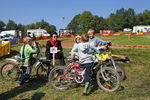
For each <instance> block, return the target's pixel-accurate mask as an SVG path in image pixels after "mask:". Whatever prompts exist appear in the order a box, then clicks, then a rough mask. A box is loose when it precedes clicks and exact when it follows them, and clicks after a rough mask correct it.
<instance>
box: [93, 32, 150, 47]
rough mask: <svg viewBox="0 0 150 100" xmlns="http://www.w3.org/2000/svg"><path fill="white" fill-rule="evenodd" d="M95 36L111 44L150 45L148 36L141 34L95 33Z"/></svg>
mask: <svg viewBox="0 0 150 100" xmlns="http://www.w3.org/2000/svg"><path fill="white" fill-rule="evenodd" d="M96 36H97V37H99V38H101V39H103V40H106V41H111V42H112V43H113V44H118V45H150V36H148V35H143V36H136V35H131V36H129V37H128V36H101V35H98V34H96Z"/></svg>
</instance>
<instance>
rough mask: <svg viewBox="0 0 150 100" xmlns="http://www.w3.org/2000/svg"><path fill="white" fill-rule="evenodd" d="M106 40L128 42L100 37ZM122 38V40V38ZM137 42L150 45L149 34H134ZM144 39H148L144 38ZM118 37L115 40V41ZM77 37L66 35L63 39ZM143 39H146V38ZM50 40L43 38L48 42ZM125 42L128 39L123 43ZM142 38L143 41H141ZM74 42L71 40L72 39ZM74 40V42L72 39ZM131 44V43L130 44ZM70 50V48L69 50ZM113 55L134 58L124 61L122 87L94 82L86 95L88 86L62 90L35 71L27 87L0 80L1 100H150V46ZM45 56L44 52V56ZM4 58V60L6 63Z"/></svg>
mask: <svg viewBox="0 0 150 100" xmlns="http://www.w3.org/2000/svg"><path fill="white" fill-rule="evenodd" d="M100 38H102V39H104V40H110V41H112V43H115V44H117V43H118V44H121V43H123V44H126V43H124V42H125V41H126V37H114V36H111V37H100ZM119 38H120V40H119ZM132 38H133V40H132V41H134V43H133V44H137V45H150V43H148V39H149V38H147V37H143V36H139V39H136V38H135V37H130V39H132ZM143 38H144V39H143ZM114 39H115V40H114ZM67 40H68V41H70V40H73V38H66V39H65V40H63V41H62V42H63V43H65V45H66V43H67V42H66V41H67ZM142 40H143V41H142ZM45 41H46V40H44V41H43V40H42V42H45ZM121 41H124V42H121ZM139 41H141V42H140V43H139ZM69 43H70V42H69ZM72 43H73V42H72ZM129 44H130V43H129ZM21 45H22V44H19V45H17V46H13V47H12V48H11V50H12V52H11V55H10V56H6V57H13V56H14V55H16V54H17V53H18V51H19V49H20V47H21ZM67 51H68V52H69V51H70V49H67ZM112 53H113V54H118V55H126V56H128V57H129V58H130V59H131V61H130V63H121V64H122V65H123V66H124V69H125V72H126V80H124V81H123V82H121V87H120V89H119V90H118V91H116V92H112V93H107V92H104V91H103V90H101V89H100V88H99V87H98V86H97V84H96V83H93V84H91V86H90V88H89V91H88V92H89V95H88V96H83V95H82V91H83V88H84V85H83V84H81V85H77V84H73V85H72V86H71V87H70V88H69V89H68V90H66V91H58V90H54V89H52V88H51V86H50V85H49V83H48V82H46V83H42V82H40V81H39V80H38V79H37V78H36V76H35V70H34V69H33V74H32V78H31V81H30V82H29V84H28V85H27V86H24V87H16V86H17V82H4V81H2V80H1V79H0V100H8V99H11V100H149V99H150V79H149V77H150V61H149V60H150V49H146V48H145V49H144V48H143V49H136V48H125V49H124V48H121V49H112ZM42 56H44V55H42ZM6 57H3V58H1V59H0V61H1V63H2V62H4V58H6Z"/></svg>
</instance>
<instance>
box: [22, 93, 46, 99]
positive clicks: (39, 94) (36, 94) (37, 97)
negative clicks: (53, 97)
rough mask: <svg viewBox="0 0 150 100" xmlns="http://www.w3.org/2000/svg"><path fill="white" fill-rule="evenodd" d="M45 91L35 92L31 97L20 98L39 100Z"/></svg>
mask: <svg viewBox="0 0 150 100" xmlns="http://www.w3.org/2000/svg"><path fill="white" fill-rule="evenodd" d="M44 95H45V93H42V92H39V93H35V94H34V95H33V96H32V97H31V99H22V100H41V99H42V97H44Z"/></svg>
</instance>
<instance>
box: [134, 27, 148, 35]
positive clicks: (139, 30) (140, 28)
mask: <svg viewBox="0 0 150 100" xmlns="http://www.w3.org/2000/svg"><path fill="white" fill-rule="evenodd" d="M139 32H150V26H134V27H133V31H132V33H139Z"/></svg>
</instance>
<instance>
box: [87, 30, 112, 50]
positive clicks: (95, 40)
mask: <svg viewBox="0 0 150 100" xmlns="http://www.w3.org/2000/svg"><path fill="white" fill-rule="evenodd" d="M88 36H89V43H90V44H92V45H94V46H95V47H98V46H101V45H106V44H107V43H110V42H109V41H102V40H100V39H99V38H96V37H95V31H94V30H93V29H89V31H88Z"/></svg>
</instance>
